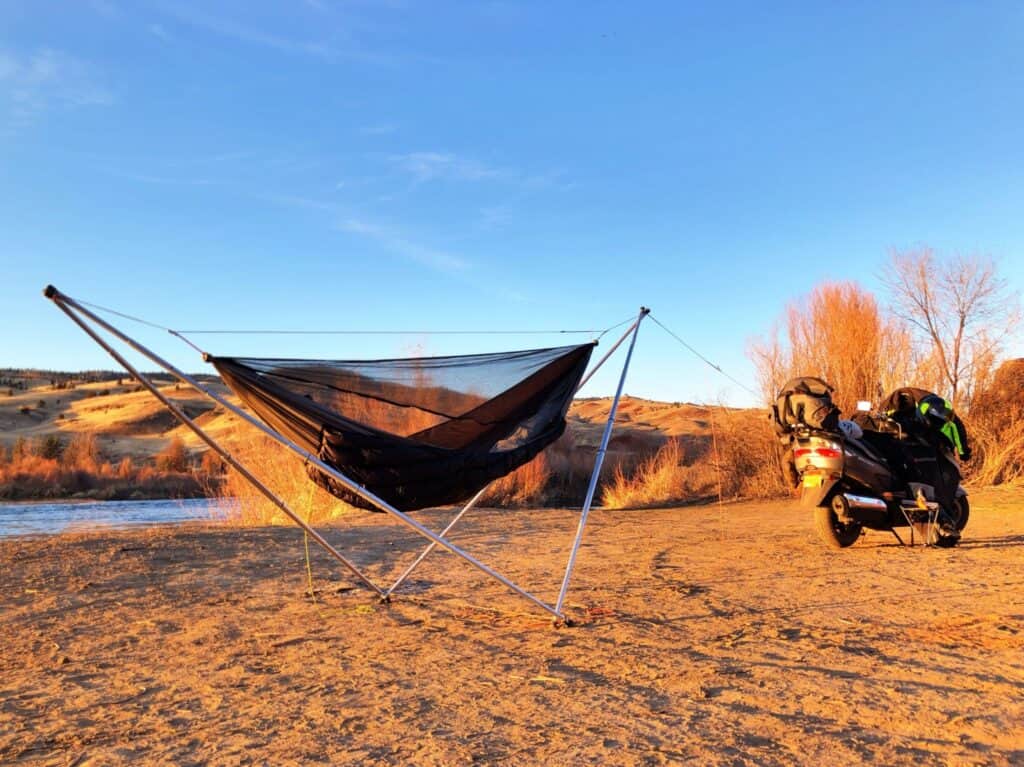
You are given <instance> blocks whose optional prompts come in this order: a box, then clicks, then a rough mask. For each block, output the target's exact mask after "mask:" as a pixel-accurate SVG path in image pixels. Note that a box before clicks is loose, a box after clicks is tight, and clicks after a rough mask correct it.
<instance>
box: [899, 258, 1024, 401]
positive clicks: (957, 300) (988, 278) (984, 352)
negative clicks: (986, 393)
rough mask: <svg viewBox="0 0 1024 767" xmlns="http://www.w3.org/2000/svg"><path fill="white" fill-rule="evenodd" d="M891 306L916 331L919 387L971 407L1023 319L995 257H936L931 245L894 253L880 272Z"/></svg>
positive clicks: (1014, 295) (1015, 298) (1015, 297)
mask: <svg viewBox="0 0 1024 767" xmlns="http://www.w3.org/2000/svg"><path fill="white" fill-rule="evenodd" d="M882 281H883V283H884V284H885V285H886V287H887V288H888V289H889V292H890V294H891V297H892V303H893V309H894V311H895V313H896V314H897V316H899V317H901V318H902V319H904V320H905V321H906V322H907V323H909V325H910V326H911V327H912V328H913V329H914V331H915V336H916V342H917V344H918V346H919V349H920V351H921V353H922V360H923V363H924V364H922V365H921V366H920V373H919V374H920V375H921V377H922V378H924V380H922V381H920V383H921V384H923V385H925V386H927V387H928V388H931V389H934V390H936V391H944V392H946V393H947V395H948V396H949V398H950V399H951V400H952V401H953V404H954V407H957V406H959V405H967V406H968V407H969V406H970V400H971V397H972V395H973V394H974V392H975V391H976V390H977V389H978V387H980V386H983V385H984V384H985V382H986V381H987V379H988V377H989V376H990V375H991V372H992V369H993V367H994V364H995V361H996V359H997V358H998V356H999V351H1000V350H1001V348H1002V344H1003V342H1004V340H1005V339H1006V337H1007V336H1008V335H1009V334H1010V333H1011V332H1012V331H1013V330H1014V329H1015V328H1016V327H1017V324H1018V323H1019V321H1020V316H1021V315H1020V308H1019V303H1018V300H1017V296H1016V294H1014V293H1013V292H1012V291H1010V290H1009V288H1008V286H1007V283H1006V281H1005V280H1004V279H1002V278H1000V277H999V276H998V274H997V272H996V267H995V264H994V262H993V261H992V260H991V259H989V258H984V257H981V256H977V255H972V256H955V257H952V258H945V259H942V258H939V257H937V256H936V255H935V253H934V251H932V250H931V249H930V248H923V249H920V250H913V251H905V252H894V253H893V255H892V258H891V261H890V264H889V269H888V270H887V271H886V272H885V273H884V274H883V275H882Z"/></svg>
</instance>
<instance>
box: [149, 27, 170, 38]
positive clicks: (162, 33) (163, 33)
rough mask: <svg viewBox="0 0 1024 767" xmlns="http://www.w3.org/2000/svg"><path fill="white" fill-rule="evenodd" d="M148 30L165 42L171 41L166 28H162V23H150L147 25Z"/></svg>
mask: <svg viewBox="0 0 1024 767" xmlns="http://www.w3.org/2000/svg"><path fill="white" fill-rule="evenodd" d="M149 32H150V34H152V35H153V36H155V37H159V38H160V39H161V40H163V41H165V42H170V41H171V36H170V34H169V33H168V32H167V30H166V29H164V25H163V24H150V25H149Z"/></svg>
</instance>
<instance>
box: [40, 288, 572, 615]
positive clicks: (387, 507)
mask: <svg viewBox="0 0 1024 767" xmlns="http://www.w3.org/2000/svg"><path fill="white" fill-rule="evenodd" d="M44 295H45V296H46V297H47V298H49V299H51V300H53V301H55V302H58V303H59V304H68V305H70V306H73V307H74V308H75V309H76V310H77V311H78V312H81V313H82V314H84V315H85V316H87V317H89V319H91V320H92V321H93V322H95V323H96V324H98V325H99V326H100V327H102V328H104V329H105V330H107V331H108V332H110V333H112V334H113V335H115V336H117V337H118V338H119V339H121V340H122V341H123V342H124V343H126V344H127V345H128V346H130V347H131V348H133V349H135V350H136V351H137V352H139V353H140V354H143V355H144V356H146V357H148V358H149V359H150V360H152V361H153V362H155V363H156V364H158V365H160V366H161V367H163V368H164V369H165V370H166V371H167V372H169V373H171V374H172V375H174V376H175V377H176V378H178V379H179V380H180V381H182V382H183V383H186V384H188V385H189V386H191V387H193V388H194V389H196V391H201V392H203V393H204V394H206V396H208V397H209V398H210V399H212V400H213V401H214V402H217V403H219V404H220V405H222V406H223V407H225V408H226V409H228V410H230V411H231V412H233V413H234V414H235V415H237V416H238V417H240V418H242V419H244V420H246V421H247V422H249V423H250V424H252V425H253V426H255V427H256V428H258V429H259V430H260V431H262V432H264V433H265V434H266V435H267V436H269V437H271V438H272V439H274V440H276V441H277V442H280V443H281V444H282V445H284V446H285V447H287V448H288V449H289V450H291V451H292V452H295V453H297V454H298V455H300V456H302V457H303V458H304V459H305V460H306V461H308V462H309V463H312V464H313V465H314V466H316V467H317V468H318V469H320V470H321V471H324V472H326V473H327V474H329V475H331V476H332V477H333V478H334V479H336V480H337V481H338V482H340V483H341V484H342V485H344V486H345V488H346V489H348V490H350V491H351V492H353V493H355V494H356V495H359V496H360V497H362V498H365V499H366V500H367V501H369V502H370V503H372V504H373V505H374V506H376V507H377V508H379V509H380V510H381V511H384V512H386V513H388V514H391V515H392V516H393V517H395V518H396V519H398V520H399V521H401V522H402V523H403V524H404V525H406V526H407V527H409V528H411V529H412V530H414V531H415V532H417V533H419V534H420V535H422V536H423V537H424V538H427V539H428V540H430V541H433V542H434V543H436V544H437V545H439V546H442V547H443V548H445V549H447V550H448V551H450V552H451V553H452V554H454V555H455V556H457V557H459V558H460V559H462V560H464V561H466V562H468V563H469V564H471V565H473V567H475V568H477V569H478V570H480V571H481V572H482V573H484V574H486V575H488V576H490V577H491V578H493V579H494V580H496V581H498V582H499V583H502V584H504V585H505V586H506V587H508V588H509V589H511V590H512V591H514V592H515V593H517V594H519V595H520V596H521V597H523V598H525V599H528V600H529V601H531V602H533V603H534V604H535V605H537V606H538V607H540V608H541V609H542V610H545V611H546V612H549V613H551V614H552V615H554V616H555V617H556V618H561V617H562V616H561V615H560V614H559V613H558V611H557V610H556V609H555V608H553V607H551V606H550V605H548V604H546V603H544V602H542V601H541V600H540V599H538V598H537V597H535V596H534V595H533V594H531V593H530V592H528V591H526V590H525V589H523V588H520V587H519V586H517V585H516V584H515V583H513V582H512V581H510V580H509V579H508V578H506V577H505V576H503V575H502V574H501V573H499V572H497V571H496V570H494V569H492V568H490V567H488V566H487V565H485V564H484V563H483V562H480V561H479V560H478V559H476V558H475V557H473V556H472V555H471V554H469V553H467V552H465V551H463V550H462V549H460V548H459V547H458V546H456V545H454V544H452V543H450V542H448V541H446V540H444V539H443V538H441V537H439V536H438V535H437V534H436V533H434V532H433V531H431V530H429V529H427V528H426V527H424V526H423V525H421V524H420V523H419V522H417V521H416V520H415V519H413V518H412V517H410V516H409V515H408V514H405V513H404V512H402V511H399V510H398V509H396V508H395V507H394V506H392V505H391V504H389V503H388V502H387V501H385V500H383V499H382V498H378V497H377V496H376V495H374V494H373V493H371V492H370V491H369V490H367V489H366V488H364V487H362V486H361V485H358V484H356V482H354V481H353V480H351V479H349V478H348V477H347V476H345V475H344V474H342V473H341V472H340V471H338V470H337V469H336V468H334V467H333V466H330V465H329V464H326V463H324V462H323V461H321V460H320V458H319V457H318V456H316V455H313V454H312V453H310V452H309V451H308V450H306V449H304V448H303V447H301V446H299V445H297V444H295V443H294V442H292V441H291V440H290V439H288V438H287V437H285V436H284V435H282V434H278V433H277V432H276V431H274V430H273V429H271V428H270V427H268V426H267V425H266V424H264V423H262V422H261V421H259V420H257V419H256V418H255V417H253V416H251V415H250V414H249V413H247V412H246V411H244V410H242V409H241V408H240V407H238V406H237V405H234V404H233V403H231V402H228V401H227V400H226V399H224V398H223V397H221V396H220V395H218V394H216V393H215V392H213V391H210V390H209V389H207V388H206V387H205V386H203V385H202V384H201V383H199V382H198V381H196V380H195V379H194V378H192V377H191V376H189V375H188V374H186V373H183V372H182V371H180V370H178V368H176V367H175V366H174V365H172V364H171V363H170V362H167V361H166V360H164V359H163V358H162V357H160V356H159V355H157V354H155V353H154V352H152V351H150V350H149V349H147V348H146V347H145V346H142V345H141V344H140V343H138V342H137V341H135V340H134V339H132V338H130V337H129V336H126V335H125V334H124V333H122V332H121V331H120V330H118V329H117V328H115V327H114V326H113V325H111V324H110V323H108V322H106V321H104V320H103V319H101V318H100V317H97V316H96V315H95V314H93V313H92V312H90V311H89V310H88V309H86V308H85V307H83V306H82V305H81V304H79V303H78V302H76V301H75V300H74V299H73V298H70V297H69V296H65V295H64V294H62V293H61V292H60V291H59V290H57V289H56V288H55V287H53V286H52V285H50V286H48V287H47V288H46V290H45V291H44ZM79 324H81V323H79ZM90 335H93V337H94V338H95V335H94V334H92V333H90ZM378 592H379V590H378Z"/></svg>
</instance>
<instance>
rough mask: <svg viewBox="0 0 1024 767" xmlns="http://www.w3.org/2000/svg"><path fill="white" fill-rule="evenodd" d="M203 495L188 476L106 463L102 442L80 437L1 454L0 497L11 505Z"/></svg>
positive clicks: (126, 462) (30, 443)
mask: <svg viewBox="0 0 1024 767" xmlns="http://www.w3.org/2000/svg"><path fill="white" fill-rule="evenodd" d="M201 494H202V487H201V484H200V481H199V479H198V478H197V477H196V476H195V475H193V474H192V473H191V472H188V471H173V472H169V471H158V470H157V469H155V468H154V467H152V466H150V465H148V464H143V465H137V464H136V463H135V462H134V461H133V460H132V459H131V458H130V457H127V456H126V457H124V458H122V459H121V460H120V461H119V462H118V463H117V464H116V465H115V464H113V463H111V462H109V461H106V460H104V459H103V457H102V455H101V453H100V450H99V447H98V445H97V442H96V438H95V437H94V436H92V435H89V434H76V435H74V436H73V437H72V438H71V439H70V441H68V443H67V444H64V442H63V441H61V440H59V439H57V438H56V437H55V436H53V435H50V436H48V437H46V438H45V439H37V440H24V439H23V440H19V441H18V442H17V443H16V444H15V445H14V447H13V448H12V449H11V451H10V453H8V452H7V451H6V450H0V498H5V499H10V500H23V499H43V498H46V499H50V498H90V499H95V500H124V499H130V498H139V499H142V498H182V497H195V496H198V495H201Z"/></svg>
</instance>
